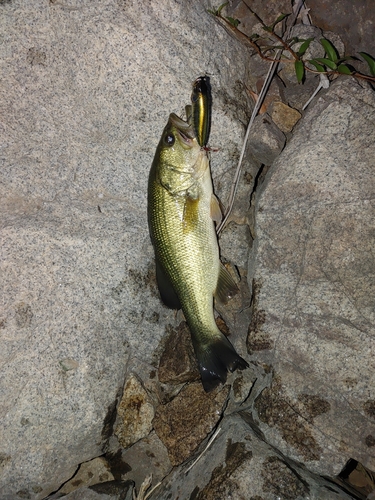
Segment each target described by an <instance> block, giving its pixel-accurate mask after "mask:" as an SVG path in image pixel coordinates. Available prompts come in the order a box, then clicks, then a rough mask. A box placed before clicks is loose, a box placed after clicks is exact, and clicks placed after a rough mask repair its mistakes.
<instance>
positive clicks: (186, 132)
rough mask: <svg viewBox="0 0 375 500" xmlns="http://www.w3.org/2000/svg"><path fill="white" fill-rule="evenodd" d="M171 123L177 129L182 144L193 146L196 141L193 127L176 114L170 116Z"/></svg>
mask: <svg viewBox="0 0 375 500" xmlns="http://www.w3.org/2000/svg"><path fill="white" fill-rule="evenodd" d="M169 121H170V123H171V124H172V125H173V126H174V127H175V128H176V129H177V132H178V134H179V136H180V137H181V140H182V142H183V143H184V144H186V145H188V146H192V142H193V140H194V139H195V132H194V129H193V127H192V126H191V125H189V123H187V122H186V121H185V120H183V119H182V118H180V117H179V116H177V115H176V114H175V113H171V114H170V115H169Z"/></svg>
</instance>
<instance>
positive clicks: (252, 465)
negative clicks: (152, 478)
mask: <svg viewBox="0 0 375 500" xmlns="http://www.w3.org/2000/svg"><path fill="white" fill-rule="evenodd" d="M201 451H202V450H201ZM193 464H194V462H193V461H190V462H189V463H188V464H184V465H183V466H180V467H177V468H175V469H174V470H173V471H172V472H171V473H170V474H169V476H167V478H166V479H165V481H164V482H163V484H162V485H161V486H160V487H159V488H157V489H156V490H155V492H154V493H153V494H152V495H151V497H150V500H161V499H165V498H181V499H188V498H191V499H193V498H194V499H196V500H216V499H219V498H220V499H224V498H225V499H227V498H228V499H229V498H233V499H249V500H256V499H263V500H275V498H281V499H283V500H350V499H351V498H352V497H350V496H348V495H346V494H345V493H344V492H343V491H342V490H340V488H338V487H337V486H336V485H334V484H332V483H330V482H328V481H326V480H324V479H322V478H317V477H314V476H313V475H312V474H311V473H309V472H308V471H306V470H305V469H304V468H303V467H300V466H299V465H298V464H297V463H294V462H292V461H289V462H288V461H285V459H284V458H283V457H282V455H280V454H278V453H277V452H276V451H275V450H274V449H273V448H272V447H271V446H269V445H267V444H266V443H265V442H264V441H262V439H260V438H259V437H258V436H257V434H256V433H254V431H253V430H252V428H251V426H250V425H249V420H248V417H247V416H246V414H243V415H242V418H241V417H240V415H231V417H230V418H224V419H223V421H222V422H221V423H220V431H219V433H218V435H217V437H216V439H215V440H214V441H213V444H212V445H211V447H209V448H208V450H206V451H205V453H204V454H203V455H202V456H201V458H200V459H199V461H198V462H196V463H195V464H194V465H193Z"/></svg>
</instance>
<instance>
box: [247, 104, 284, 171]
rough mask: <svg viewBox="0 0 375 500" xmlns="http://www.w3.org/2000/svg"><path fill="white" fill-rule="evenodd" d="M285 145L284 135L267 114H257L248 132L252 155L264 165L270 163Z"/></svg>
mask: <svg viewBox="0 0 375 500" xmlns="http://www.w3.org/2000/svg"><path fill="white" fill-rule="evenodd" d="M284 145H285V136H284V134H283V133H282V132H281V130H280V129H279V128H278V127H276V125H275V124H274V123H273V122H272V120H271V118H270V117H269V116H268V114H263V115H259V116H257V117H256V118H255V120H254V122H253V126H252V129H251V131H250V134H249V148H250V149H251V153H252V155H253V156H254V157H255V158H256V159H257V160H258V161H260V162H261V163H264V164H265V165H272V163H273V161H274V160H275V159H276V158H277V156H278V155H279V154H280V153H281V151H282V149H283V147H284Z"/></svg>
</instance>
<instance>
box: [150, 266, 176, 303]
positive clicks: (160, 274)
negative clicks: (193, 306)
mask: <svg viewBox="0 0 375 500" xmlns="http://www.w3.org/2000/svg"><path fill="white" fill-rule="evenodd" d="M155 264H156V281H157V284H158V288H159V293H160V297H161V300H162V301H163V302H164V304H165V305H166V306H167V307H169V308H170V309H181V303H180V299H179V298H178V295H177V293H176V292H175V290H174V288H173V285H172V283H171V280H170V279H169V278H168V276H167V274H166V272H165V271H164V269H163V267H162V266H161V264H160V262H158V260H157V259H156V260H155Z"/></svg>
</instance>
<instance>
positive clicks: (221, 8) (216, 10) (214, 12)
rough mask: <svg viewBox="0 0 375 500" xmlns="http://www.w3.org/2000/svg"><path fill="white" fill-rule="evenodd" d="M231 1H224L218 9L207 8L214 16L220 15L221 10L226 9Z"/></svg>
mask: <svg viewBox="0 0 375 500" xmlns="http://www.w3.org/2000/svg"><path fill="white" fill-rule="evenodd" d="M228 3H229V2H225V3H222V4H221V5H220V6H219V7H218V8H217V9H213V10H212V9H207V12H209V13H210V14H212V15H214V16H220V13H221V11H222V10H223V9H224V7H225V6H226V5H228Z"/></svg>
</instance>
